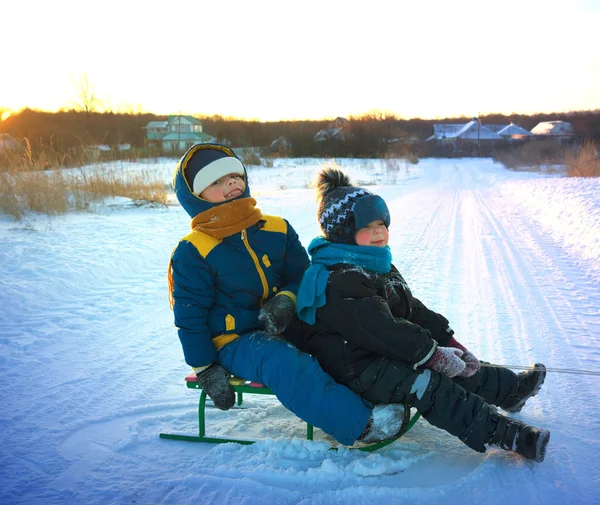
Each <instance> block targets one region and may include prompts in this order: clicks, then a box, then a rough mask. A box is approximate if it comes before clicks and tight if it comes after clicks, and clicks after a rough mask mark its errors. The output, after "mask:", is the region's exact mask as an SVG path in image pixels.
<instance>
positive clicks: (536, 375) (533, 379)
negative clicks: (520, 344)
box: [500, 363, 546, 413]
mask: <svg viewBox="0 0 600 505" xmlns="http://www.w3.org/2000/svg"><path fill="white" fill-rule="evenodd" d="M545 379H546V367H545V366H544V365H543V364H542V363H536V364H535V365H533V367H532V368H531V369H530V370H527V371H525V372H521V373H520V374H518V375H517V382H516V383H515V384H514V386H513V387H512V388H511V390H510V393H508V396H507V397H506V398H505V399H504V401H503V402H502V403H501V404H500V408H501V409H503V410H505V411H506V412H512V413H514V412H519V411H520V410H521V409H522V408H523V407H524V406H525V403H526V402H527V400H529V398H531V397H533V396H535V395H537V394H538V392H539V391H540V389H541V388H542V384H544V380H545Z"/></svg>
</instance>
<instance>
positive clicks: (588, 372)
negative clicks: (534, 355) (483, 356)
mask: <svg viewBox="0 0 600 505" xmlns="http://www.w3.org/2000/svg"><path fill="white" fill-rule="evenodd" d="M479 364H480V365H481V366H485V367H502V368H511V369H514V370H535V371H541V370H543V368H537V367H534V366H533V367H532V366H520V365H494V364H492V363H482V362H480V363H479ZM546 372H556V373H573V374H579V375H600V372H596V371H593V370H573V369H568V368H546Z"/></svg>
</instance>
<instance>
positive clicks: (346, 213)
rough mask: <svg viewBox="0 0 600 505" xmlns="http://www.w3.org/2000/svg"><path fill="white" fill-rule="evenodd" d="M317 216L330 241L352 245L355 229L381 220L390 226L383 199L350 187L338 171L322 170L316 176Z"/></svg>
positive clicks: (343, 174) (330, 168)
mask: <svg viewBox="0 0 600 505" xmlns="http://www.w3.org/2000/svg"><path fill="white" fill-rule="evenodd" d="M316 186H317V192H318V194H317V201H318V205H319V207H318V210H317V217H318V220H319V224H320V225H321V230H322V231H323V235H324V236H325V238H326V239H327V240H329V241H330V242H338V243H343V244H353V245H355V244H356V242H355V240H354V235H355V234H356V231H357V230H360V229H361V228H364V227H366V226H367V225H368V224H369V223H371V222H373V221H378V220H381V221H383V222H384V224H385V226H386V227H388V228H389V226H390V212H389V210H388V208H387V205H386V204H385V201H384V200H383V198H381V197H380V196H378V195H374V194H372V193H371V192H370V191H367V190H366V189H364V188H360V187H358V186H354V185H353V184H352V183H351V182H350V177H349V176H348V175H347V174H346V173H344V172H343V171H342V170H340V169H339V168H335V167H328V168H324V169H323V170H321V171H320V172H319V174H318V175H317V181H316Z"/></svg>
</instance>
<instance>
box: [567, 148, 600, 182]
mask: <svg viewBox="0 0 600 505" xmlns="http://www.w3.org/2000/svg"><path fill="white" fill-rule="evenodd" d="M565 166H566V173H567V175H568V176H569V177H600V149H599V148H598V145H596V144H594V143H593V142H586V143H585V144H583V146H581V147H580V148H578V149H577V150H574V151H569V152H567V153H566V155H565Z"/></svg>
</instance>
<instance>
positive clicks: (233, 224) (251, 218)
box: [192, 198, 262, 238]
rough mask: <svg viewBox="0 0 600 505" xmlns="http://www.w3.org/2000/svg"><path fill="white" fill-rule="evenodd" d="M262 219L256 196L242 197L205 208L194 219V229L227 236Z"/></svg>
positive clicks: (208, 233) (213, 235)
mask: <svg viewBox="0 0 600 505" xmlns="http://www.w3.org/2000/svg"><path fill="white" fill-rule="evenodd" d="M261 219H262V212H261V211H260V209H258V208H256V200H255V199H254V198H240V199H239V200H232V201H231V202H227V203H224V204H222V205H216V206H215V207H213V208H212V209H208V210H205V211H204V212H201V213H200V214H198V215H197V216H196V217H194V219H192V230H197V231H201V232H203V233H206V234H207V235H210V236H211V237H214V238H225V237H230V236H231V235H234V234H235V233H239V232H240V231H242V230H245V229H246V228H249V227H250V226H253V225H255V224H256V223H258V222H259V221H260V220H261Z"/></svg>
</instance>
